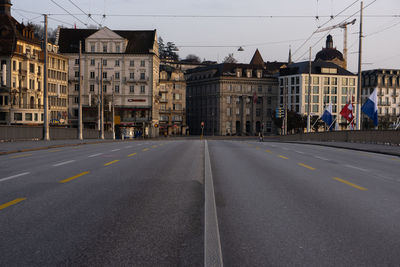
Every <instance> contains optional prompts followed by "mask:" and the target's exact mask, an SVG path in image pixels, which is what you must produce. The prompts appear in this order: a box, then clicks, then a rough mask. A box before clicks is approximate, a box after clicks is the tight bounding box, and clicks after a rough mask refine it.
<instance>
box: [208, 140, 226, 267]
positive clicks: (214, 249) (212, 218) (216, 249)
mask: <svg viewBox="0 0 400 267" xmlns="http://www.w3.org/2000/svg"><path fill="white" fill-rule="evenodd" d="M204 146H205V148H204V169H205V171H204V183H205V185H204V187H205V189H204V199H205V201H204V266H214V267H222V266H224V264H223V261H222V249H221V239H220V235H219V228H218V216H217V207H216V203H215V192H214V182H213V175H212V170H211V161H210V154H209V151H208V143H207V140H206V141H205V143H204Z"/></svg>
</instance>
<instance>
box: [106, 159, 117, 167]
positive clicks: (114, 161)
mask: <svg viewBox="0 0 400 267" xmlns="http://www.w3.org/2000/svg"><path fill="white" fill-rule="evenodd" d="M118 161H119V160H118V159H116V160H113V161H110V162H108V163H106V164H104V166H108V165H111V164H114V163H116V162H118Z"/></svg>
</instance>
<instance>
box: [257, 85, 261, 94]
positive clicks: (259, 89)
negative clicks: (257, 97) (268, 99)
mask: <svg viewBox="0 0 400 267" xmlns="http://www.w3.org/2000/svg"><path fill="white" fill-rule="evenodd" d="M258 92H260V93H261V92H262V85H259V86H258Z"/></svg>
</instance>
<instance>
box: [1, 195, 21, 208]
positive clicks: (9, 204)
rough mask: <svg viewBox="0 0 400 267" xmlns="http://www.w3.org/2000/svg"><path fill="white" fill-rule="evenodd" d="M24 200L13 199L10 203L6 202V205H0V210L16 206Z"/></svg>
mask: <svg viewBox="0 0 400 267" xmlns="http://www.w3.org/2000/svg"><path fill="white" fill-rule="evenodd" d="M25 199H26V198H17V199H14V200H12V201H10V202H7V203H5V204H3V205H0V210H2V209H5V208H8V207H10V206H12V205H15V204H18V203H19V202H21V201H24V200H25Z"/></svg>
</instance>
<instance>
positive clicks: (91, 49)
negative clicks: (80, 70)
mask: <svg viewBox="0 0 400 267" xmlns="http://www.w3.org/2000/svg"><path fill="white" fill-rule="evenodd" d="M95 51H96V46H95V45H94V44H92V45H91V46H90V52H92V53H94V52H95Z"/></svg>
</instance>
